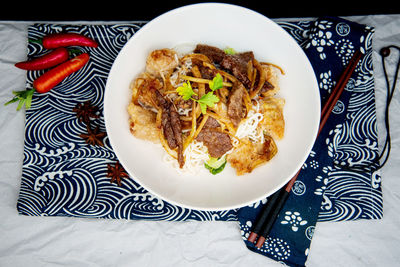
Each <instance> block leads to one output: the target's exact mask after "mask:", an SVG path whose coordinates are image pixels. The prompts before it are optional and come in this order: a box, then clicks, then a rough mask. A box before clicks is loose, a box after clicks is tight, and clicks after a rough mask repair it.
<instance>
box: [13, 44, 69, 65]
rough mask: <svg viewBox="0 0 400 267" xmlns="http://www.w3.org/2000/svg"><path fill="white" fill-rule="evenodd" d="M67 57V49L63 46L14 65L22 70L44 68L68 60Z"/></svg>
mask: <svg viewBox="0 0 400 267" xmlns="http://www.w3.org/2000/svg"><path fill="white" fill-rule="evenodd" d="M68 57H69V53H68V50H67V49H66V48H64V47H59V48H57V49H55V50H53V51H51V52H49V53H47V54H45V55H42V56H39V57H36V58H33V59H31V60H27V61H23V62H18V63H16V64H15V66H16V67H17V68H20V69H23V70H44V69H48V68H51V67H54V66H56V65H58V64H60V63H62V62H64V61H66V60H68Z"/></svg>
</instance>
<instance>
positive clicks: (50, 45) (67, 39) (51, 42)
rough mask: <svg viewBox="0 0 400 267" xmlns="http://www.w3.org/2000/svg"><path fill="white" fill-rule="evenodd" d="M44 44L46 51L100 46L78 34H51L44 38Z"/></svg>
mask: <svg viewBox="0 0 400 267" xmlns="http://www.w3.org/2000/svg"><path fill="white" fill-rule="evenodd" d="M42 44H43V47H44V48H46V49H54V48H57V47H65V46H89V47H97V46H98V43H97V42H96V41H95V40H93V39H91V38H89V37H87V36H84V35H82V34H78V33H55V34H50V35H47V36H45V37H43V40H42Z"/></svg>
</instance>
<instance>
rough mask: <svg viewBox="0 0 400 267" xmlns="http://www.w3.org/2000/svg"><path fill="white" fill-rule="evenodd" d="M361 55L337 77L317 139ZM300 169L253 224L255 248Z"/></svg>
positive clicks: (260, 241) (271, 222) (351, 61)
mask: <svg viewBox="0 0 400 267" xmlns="http://www.w3.org/2000/svg"><path fill="white" fill-rule="evenodd" d="M361 56H362V53H361V52H360V50H356V52H355V53H354V55H353V57H352V58H351V59H350V61H349V63H348V65H347V67H346V68H345V70H344V71H343V73H342V75H341V76H340V77H339V80H338V82H337V83H336V85H335V87H334V89H333V91H332V93H331V95H330V96H329V98H328V100H327V102H326V103H325V104H324V107H323V109H322V111H321V119H320V125H319V129H318V133H317V137H318V136H319V134H320V133H321V130H322V128H323V127H324V125H325V123H326V121H327V120H328V118H329V115H330V114H331V112H332V109H333V108H334V106H335V105H336V102H337V101H338V100H339V98H340V95H341V94H342V92H343V90H344V88H345V86H346V84H347V82H348V81H349V79H350V77H351V75H352V74H353V72H354V69H355V68H356V66H357V64H358V61H359V60H360V59H361ZM300 171H301V169H300V170H299V171H298V172H297V173H296V175H295V176H293V178H292V179H291V180H290V181H289V182H288V183H287V184H286V186H285V187H283V188H281V189H280V190H278V191H277V192H275V193H274V194H273V195H272V196H270V197H269V198H268V202H267V203H266V204H265V205H264V207H263V208H262V210H261V212H260V214H259V216H258V218H257V219H256V221H255V223H254V224H253V227H252V230H251V232H250V235H249V237H248V238H247V240H248V241H250V242H251V243H254V242H255V241H256V240H257V237H258V240H257V243H256V247H258V248H261V247H262V245H263V244H264V242H265V239H266V237H267V236H268V234H269V232H270V230H271V228H272V226H273V225H274V223H275V220H276V218H277V217H278V215H279V212H280V211H281V209H282V207H283V205H284V204H285V202H286V200H287V198H288V197H289V194H290V191H291V189H292V186H293V184H294V182H295V181H296V179H297V177H298V176H299V173H300Z"/></svg>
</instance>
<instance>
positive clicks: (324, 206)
mask: <svg viewBox="0 0 400 267" xmlns="http://www.w3.org/2000/svg"><path fill="white" fill-rule="evenodd" d="M144 24H145V23H130V24H115V25H58V24H45V23H38V24H34V25H31V26H30V27H29V29H28V38H29V39H40V38H41V37H43V36H44V35H46V34H48V33H54V32H62V31H65V32H79V33H82V34H84V35H87V36H90V37H92V38H94V39H96V40H97V41H98V42H99V47H98V48H95V49H93V48H87V47H83V48H82V47H81V48H79V49H81V50H82V51H88V52H89V53H90V55H91V62H90V64H88V65H86V66H85V69H83V71H84V72H87V73H92V75H83V76H80V75H79V73H76V74H73V75H71V76H70V77H69V78H68V79H66V80H65V81H64V82H63V85H60V86H58V87H56V88H54V89H53V90H51V91H50V92H49V93H46V94H36V93H35V95H34V97H33V101H32V107H31V108H30V109H29V110H27V111H26V123H25V143H24V161H23V166H22V178H21V187H20V194H19V199H18V202H17V209H18V212H19V213H20V214H21V215H27V216H71V217H88V218H106V219H130V220H160V221H164V220H165V221H190V220H195V221H209V220H221V221H238V222H239V224H240V227H241V230H242V236H243V238H244V239H246V236H247V235H248V232H249V229H250V227H251V223H252V222H253V221H254V218H255V216H256V214H257V211H258V210H259V209H260V207H261V205H262V202H265V201H266V200H264V201H260V202H258V203H254V204H253V205H251V206H249V207H244V208H241V209H238V210H228V211H220V212H204V211H197V210H189V209H184V208H181V207H178V206H175V205H172V204H170V203H167V202H165V201H163V200H161V199H158V198H156V197H155V196H153V195H151V194H150V193H149V192H147V191H146V190H145V189H143V188H142V187H141V186H140V185H139V184H137V183H136V182H135V181H134V180H133V179H129V178H128V179H127V178H125V179H122V180H121V181H120V184H121V185H120V186H119V185H118V181H114V182H111V177H109V175H108V174H109V173H110V172H112V171H113V170H115V169H116V168H118V167H120V166H119V165H118V159H117V158H116V156H115V154H114V152H113V150H112V148H111V146H110V143H109V140H108V138H107V135H106V130H105V126H104V118H103V95H104V88H105V84H106V81H107V76H108V72H109V70H110V68H111V65H112V63H113V61H114V59H115V58H116V56H117V55H118V52H119V51H120V50H121V48H122V47H123V46H124V44H125V43H126V42H127V41H128V40H129V38H130V37H132V36H133V35H134V34H135V32H136V31H137V30H139V29H140V28H141V27H142V26H143V25H144ZM279 24H280V25H281V26H282V27H283V28H284V29H285V30H287V31H288V32H289V33H290V34H291V35H292V36H293V37H294V38H295V39H296V41H298V43H299V44H300V45H301V46H302V47H303V48H304V51H305V52H306V54H307V56H308V57H309V59H310V61H311V63H312V65H313V67H314V70H315V72H316V75H317V78H318V81H319V84H320V89H321V96H322V99H323V100H324V99H326V96H327V95H328V94H329V93H330V89H332V87H333V85H334V82H335V81H336V79H337V77H338V76H339V75H340V73H341V71H342V70H343V69H344V66H345V65H346V63H347V61H348V59H349V58H350V56H351V54H352V52H354V49H356V48H357V49H358V48H361V49H362V50H363V52H364V53H365V56H364V57H363V58H362V62H361V63H360V64H359V67H358V68H357V69H356V72H355V73H354V75H353V77H352V80H351V81H350V82H349V84H348V86H347V89H346V91H345V93H344V94H343V97H342V98H341V100H340V104H338V105H337V106H336V107H335V111H334V115H333V116H331V118H330V121H329V122H328V124H327V127H326V128H325V130H324V132H323V133H322V134H321V138H319V139H318V140H317V142H316V144H315V146H314V148H313V151H312V152H311V154H310V156H309V158H308V159H307V161H306V162H305V163H304V165H303V170H302V174H301V175H300V177H299V178H298V180H297V182H296V184H295V186H294V187H293V190H292V194H291V195H290V197H289V199H288V202H287V204H286V206H285V207H284V209H283V211H282V214H281V215H280V217H279V218H278V220H277V223H276V225H275V226H274V228H273V229H272V232H271V236H270V237H269V238H268V239H267V242H266V243H265V245H264V247H263V248H262V249H260V250H258V249H255V248H254V246H252V245H251V244H247V245H248V247H249V248H250V249H253V250H254V251H256V252H258V253H261V254H263V255H266V256H268V257H271V258H272V259H275V260H279V261H282V262H285V263H287V264H289V265H303V264H304V262H305V260H306V258H307V254H308V248H309V245H310V242H311V238H312V234H313V231H314V228H315V224H316V222H317V220H319V221H338V220H355V219H361V218H364V219H373V218H376V219H377V218H381V217H382V196H381V188H380V176H379V173H375V172H373V171H368V170H367V171H363V172H359V171H358V172H355V171H353V170H351V169H349V170H348V169H346V170H345V169H344V168H343V167H353V165H356V166H360V165H361V166H370V165H374V164H377V163H376V162H375V161H376V157H377V154H378V145H377V133H376V126H375V106H374V105H375V102H374V87H373V70H372V58H371V51H372V49H371V41H372V36H373V29H372V28H369V27H367V26H364V25H358V24H355V23H352V22H350V21H346V20H342V19H339V18H323V19H318V20H316V21H299V22H279ZM27 52H28V56H33V55H38V54H40V53H44V52H45V50H44V49H43V48H42V47H41V45H39V44H37V43H28V51H27ZM41 73H42V71H29V72H27V87H30V86H31V85H32V82H33V80H34V79H35V78H36V77H38V76H39V75H40V74H41ZM83 111H85V112H84V113H82V112H83ZM88 112H89V114H91V115H92V116H90V117H89V120H90V128H87V125H86V124H85V122H84V121H85V120H84V119H83V118H84V117H85V116H87V114H88ZM79 114H80V116H78V115H79ZM85 114H86V115H85ZM89 130H90V131H91V132H92V134H93V133H94V134H97V136H98V137H99V138H98V139H96V140H97V141H96V142H95V143H93V142H92V143H90V142H88V140H87V138H86V137H87V135H88V134H89V132H88V131H89ZM85 136H86V137H85ZM98 142H100V143H101V145H99V143H98ZM337 165H339V166H341V168H339V167H337ZM342 165H343V166H342ZM354 189H356V190H354ZM360 194H361V195H360ZM305 203H307V204H305ZM308 204H310V205H308ZM245 242H246V241H245Z"/></svg>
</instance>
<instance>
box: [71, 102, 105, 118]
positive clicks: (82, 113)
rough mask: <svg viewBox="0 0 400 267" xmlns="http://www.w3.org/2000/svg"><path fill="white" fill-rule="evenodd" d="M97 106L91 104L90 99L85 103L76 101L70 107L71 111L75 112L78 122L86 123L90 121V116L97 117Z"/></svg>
mask: <svg viewBox="0 0 400 267" xmlns="http://www.w3.org/2000/svg"><path fill="white" fill-rule="evenodd" d="M98 110H99V109H98V107H96V106H92V104H91V102H90V100H88V101H86V102H85V103H78V104H76V106H75V107H74V108H73V109H72V111H74V112H76V116H77V117H78V119H79V121H80V122H84V123H86V124H88V123H89V122H90V118H99V117H100V116H99V114H97V112H98Z"/></svg>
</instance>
